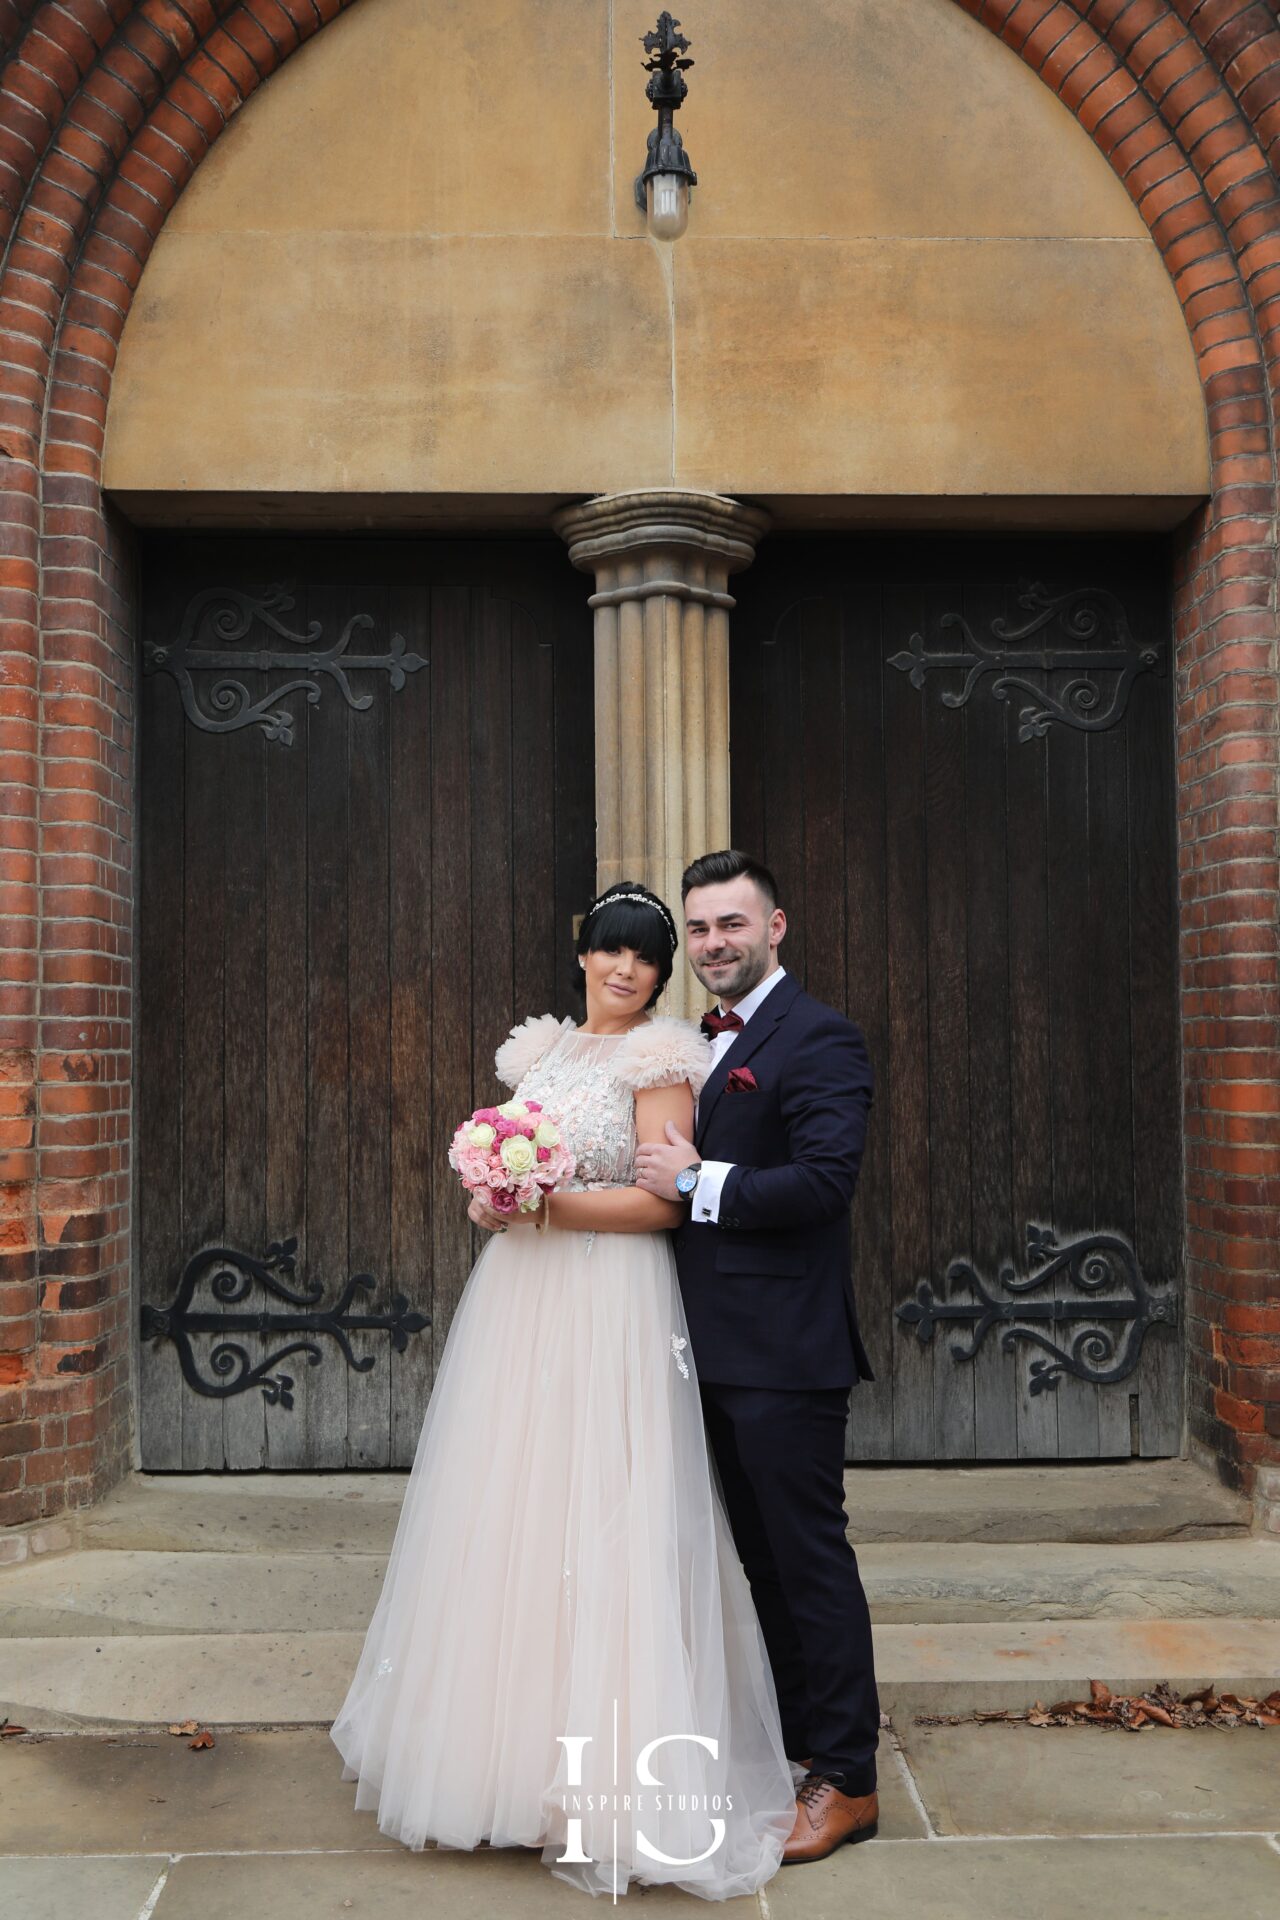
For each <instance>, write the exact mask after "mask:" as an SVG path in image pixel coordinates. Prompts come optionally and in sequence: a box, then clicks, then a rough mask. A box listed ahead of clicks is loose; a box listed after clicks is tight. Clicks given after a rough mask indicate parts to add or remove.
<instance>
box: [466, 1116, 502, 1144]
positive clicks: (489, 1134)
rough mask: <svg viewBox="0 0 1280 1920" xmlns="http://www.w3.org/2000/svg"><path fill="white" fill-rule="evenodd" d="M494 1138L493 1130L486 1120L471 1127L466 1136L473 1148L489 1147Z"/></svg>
mask: <svg viewBox="0 0 1280 1920" xmlns="http://www.w3.org/2000/svg"><path fill="white" fill-rule="evenodd" d="M494 1137H495V1136H494V1130H493V1128H492V1127H491V1126H490V1125H489V1122H488V1121H487V1120H481V1121H480V1123H479V1124H478V1125H477V1126H474V1127H472V1129H471V1132H470V1133H469V1134H468V1136H467V1138H468V1139H469V1140H470V1142H471V1144H472V1146H473V1147H491V1146H492V1145H493V1142H494Z"/></svg>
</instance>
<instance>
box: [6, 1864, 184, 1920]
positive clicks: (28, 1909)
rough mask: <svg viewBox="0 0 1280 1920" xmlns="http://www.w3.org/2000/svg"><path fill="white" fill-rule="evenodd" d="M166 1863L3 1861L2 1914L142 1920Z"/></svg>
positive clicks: (24, 1918)
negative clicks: (139, 1919)
mask: <svg viewBox="0 0 1280 1920" xmlns="http://www.w3.org/2000/svg"><path fill="white" fill-rule="evenodd" d="M167 1865H168V1862H167V1861H166V1860H162V1859H157V1860H147V1859H144V1858H138V1859H134V1860H0V1912H3V1913H5V1914H10V1915H12V1916H13V1920H68V1916H70V1915H75V1914H91V1915H92V1916H93V1920H138V1915H139V1914H140V1913H141V1911H142V1909H143V1907H144V1905H145V1904H146V1901H147V1898H148V1895H149V1894H150V1892H151V1890H152V1888H153V1887H154V1886H155V1884H156V1881H157V1880H158V1879H159V1878H160V1875H161V1874H162V1873H163V1872H164V1870H165V1868H166V1866H167Z"/></svg>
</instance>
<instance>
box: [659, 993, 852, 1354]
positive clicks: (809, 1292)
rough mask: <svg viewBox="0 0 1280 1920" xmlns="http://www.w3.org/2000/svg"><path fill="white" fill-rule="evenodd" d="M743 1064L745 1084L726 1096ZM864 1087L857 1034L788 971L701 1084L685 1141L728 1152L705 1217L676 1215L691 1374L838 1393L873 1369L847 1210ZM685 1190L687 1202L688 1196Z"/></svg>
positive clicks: (704, 1152) (712, 1153)
mask: <svg viewBox="0 0 1280 1920" xmlns="http://www.w3.org/2000/svg"><path fill="white" fill-rule="evenodd" d="M748 1065H749V1066H750V1069H751V1072H752V1074H753V1075H754V1077H755V1080H756V1088H755V1090H754V1091H742V1092H738V1091H733V1092H729V1091H726V1086H725V1083H726V1081H727V1080H728V1077H729V1074H730V1072H731V1070H732V1069H733V1068H734V1067H745V1066H748ZM872 1091H873V1081H872V1073H871V1061H870V1059H869V1057H868V1054H867V1047H866V1042H865V1040H864V1039H863V1037H862V1032H861V1029H860V1028H858V1027H857V1026H855V1025H854V1023H853V1022H852V1021H851V1020H846V1019H845V1017H844V1015H843V1014H841V1013H837V1012H836V1011H835V1009H834V1008H833V1007H827V1006H823V1004H822V1002H821V1001H820V1000H814V999H812V998H811V997H810V996H809V994H807V993H805V991H804V990H803V988H802V987H801V986H800V984H799V982H798V981H797V980H796V978H795V976H794V975H793V974H787V975H786V977H785V978H784V979H782V980H780V981H779V982H778V984H777V986H776V987H774V988H773V989H772V991H771V992H770V993H769V994H768V995H767V997H766V998H765V999H764V1001H763V1002H762V1003H761V1005H760V1006H759V1007H757V1009H756V1011H755V1012H754V1013H753V1014H752V1016H751V1018H750V1020H749V1021H748V1022H747V1024H746V1026H745V1027H744V1028H743V1029H742V1031H741V1033H739V1034H738V1035H737V1036H736V1037H735V1039H734V1041H733V1044H732V1046H730V1047H729V1048H728V1049H727V1050H726V1052H725V1053H724V1054H723V1055H722V1057H721V1058H720V1060H719V1061H718V1062H717V1063H716V1066H715V1069H714V1071H713V1072H712V1074H711V1076H710V1078H709V1079H708V1081H707V1083H706V1085H705V1086H704V1087H703V1089H702V1094H701V1097H700V1099H699V1102H698V1121H697V1127H696V1130H695V1142H696V1145H697V1148H698V1154H699V1157H700V1158H701V1159H705V1160H732V1161H733V1162H734V1166H733V1170H732V1172H730V1174H729V1175H728V1177H727V1178H726V1180H725V1183H724V1187H723V1190H722V1192H721V1195H720V1219H719V1224H718V1225H712V1224H711V1223H706V1224H700V1223H697V1222H695V1221H694V1220H693V1219H691V1218H690V1219H687V1220H686V1221H685V1222H684V1223H683V1225H681V1226H680V1227H678V1228H677V1229H676V1232H675V1253H676V1269H677V1272H678V1274H679V1277H680V1291H681V1294H682V1296H683V1299H684V1307H685V1315H686V1317H687V1319H688V1322H689V1338H690V1342H691V1345H692V1347H693V1358H694V1364H695V1366H696V1367H697V1370H698V1377H699V1379H701V1380H706V1381H708V1382H711V1381H716V1382H719V1383H720V1384H722V1385H731V1386H751V1387H843V1386H850V1385H852V1383H853V1382H854V1381H855V1380H858V1379H862V1380H870V1379H873V1378H874V1376H873V1374H872V1372H871V1366H870V1363H869V1362H868V1359H867V1354H866V1349H865V1347H864V1346H863V1344H862V1339H861V1337H860V1335H859V1333H858V1316H857V1310H856V1308H855V1305H854V1298H853V1280H852V1275H851V1272H850V1238H849V1206H850V1202H851V1201H852V1199H853V1190H854V1187H855V1185H856V1183H857V1178H858V1168H859V1167H860V1165H861V1164H862V1152H863V1147H864V1145H865V1143H866V1136H867V1115H868V1112H869V1110H870V1106H871V1098H872ZM696 1198H697V1197H696V1195H695V1204H696Z"/></svg>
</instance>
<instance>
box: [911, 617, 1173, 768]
mask: <svg viewBox="0 0 1280 1920" xmlns="http://www.w3.org/2000/svg"><path fill="white" fill-rule="evenodd" d="M1018 603H1019V605H1020V606H1024V607H1026V608H1027V610H1028V612H1029V613H1030V614H1031V618H1030V619H1029V620H1028V621H1026V622H1025V623H1024V624H1023V625H1022V626H1020V627H1011V626H1010V625H1009V623H1008V621H1006V620H1004V619H997V620H993V621H992V622H991V632H992V635H993V637H994V640H995V642H996V643H997V644H995V645H992V644H991V643H990V642H989V641H984V640H979V639H978V637H977V635H976V634H975V633H974V631H973V629H972V628H971V627H970V625H969V623H968V621H967V620H966V619H965V617H964V615H963V614H962V613H944V614H943V615H942V618H941V619H940V620H939V622H938V625H939V626H940V627H941V628H942V629H943V631H944V632H952V631H958V632H959V633H960V634H962V635H963V637H964V645H963V646H962V647H954V648H951V649H945V648H937V647H926V645H925V643H924V635H923V634H922V633H913V634H912V636H911V643H910V646H909V647H907V648H905V649H904V651H903V652H901V653H895V654H891V655H890V658H889V665H890V666H891V667H897V668H898V669H899V670H900V671H901V672H902V673H905V674H909V676H910V679H911V684H912V686H913V687H922V686H923V685H924V683H925V679H926V677H927V676H928V675H929V674H931V673H939V672H944V671H947V670H952V671H954V670H957V669H960V668H963V669H965V679H964V685H963V686H962V687H961V688H960V690H959V692H955V691H948V692H946V693H944V694H943V696H942V704H943V705H944V706H946V707H963V706H964V705H965V704H966V703H967V701H968V699H969V695H970V694H971V693H972V692H973V690H974V688H975V686H976V685H977V684H978V682H979V680H981V679H982V677H983V676H984V674H988V673H994V674H996V675H997V676H998V677H997V678H996V679H995V680H993V681H992V683H991V691H992V694H993V695H994V696H995V698H996V699H997V700H1007V699H1008V697H1009V690H1010V688H1012V687H1016V688H1017V690H1018V691H1019V692H1020V693H1028V694H1030V695H1031V697H1032V699H1033V701H1034V702H1035V704H1034V705H1033V706H1029V707H1021V708H1019V710H1018V738H1019V740H1031V739H1033V738H1035V737H1037V736H1039V735H1042V734H1044V733H1047V732H1048V730H1049V728H1050V727H1051V726H1052V725H1053V724H1054V722H1055V721H1057V722H1058V723H1059V724H1060V725H1062V726H1064V727H1075V728H1077V729H1079V731H1081V732H1082V733H1098V732H1100V731H1101V730H1102V729H1103V728H1105V727H1114V726H1115V724H1116V722H1117V721H1118V720H1120V719H1122V718H1123V716H1124V712H1125V708H1126V706H1127V705H1128V701H1129V689H1130V687H1131V686H1132V685H1133V682H1134V680H1135V679H1136V678H1137V676H1138V675H1139V674H1140V673H1151V672H1153V671H1154V670H1155V669H1156V668H1157V667H1158V666H1159V664H1160V659H1161V651H1160V648H1159V647H1156V646H1143V647H1140V646H1139V645H1138V644H1137V642H1136V641H1135V640H1134V638H1133V634H1132V633H1131V631H1130V628H1129V620H1128V615H1127V614H1126V613H1125V610H1124V607H1123V606H1122V605H1121V603H1120V601H1119V600H1117V598H1116V596H1115V594H1114V593H1111V592H1110V591H1109V590H1108V589H1107V588H1106V587H1077V588H1076V589H1075V590H1074V591H1073V592H1071V593H1064V594H1059V595H1058V596H1057V597H1056V598H1055V597H1054V596H1052V595H1051V594H1050V593H1049V592H1048V591H1047V590H1046V589H1045V588H1044V587H1042V586H1040V585H1038V584H1037V585H1034V586H1031V587H1028V588H1027V590H1026V592H1025V593H1020V594H1019V595H1018ZM1055 623H1056V624H1057V625H1058V627H1059V628H1060V630H1061V632H1062V633H1063V634H1064V635H1065V640H1066V644H1050V642H1049V641H1048V640H1047V639H1045V638H1041V640H1040V641H1039V643H1038V644H1036V645H1028V644H1027V642H1029V641H1031V639H1032V636H1033V635H1036V634H1039V635H1041V636H1043V635H1045V634H1047V632H1048V630H1049V628H1050V627H1052V626H1053V625H1054V624H1055ZM1090 641H1093V642H1095V643H1097V642H1101V644H1094V645H1088V644H1084V643H1087V642H1090ZM1031 672H1039V673H1042V674H1046V675H1047V674H1051V673H1070V674H1072V675H1074V678H1072V679H1070V680H1068V681H1067V683H1066V685H1065V686H1063V687H1062V688H1061V689H1060V691H1059V692H1057V693H1056V694H1055V693H1051V692H1050V691H1049V690H1048V688H1047V687H1044V686H1041V685H1039V684H1038V683H1037V682H1036V681H1034V680H1031V679H1028V678H1027V675H1028V674H1029V673H1031ZM1112 674H1114V675H1115V676H1116V679H1115V681H1114V684H1113V685H1112V687H1111V692H1110V698H1109V699H1107V698H1104V693H1103V687H1102V685H1100V684H1099V676H1100V675H1108V676H1110V675H1112Z"/></svg>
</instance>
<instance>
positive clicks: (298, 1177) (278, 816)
mask: <svg viewBox="0 0 1280 1920" xmlns="http://www.w3.org/2000/svg"><path fill="white" fill-rule="evenodd" d="M304 603H305V597H304ZM266 766H267V772H266V819H267V828H266V850H265V857H266V867H265V886H266V896H267V910H266V954H265V963H264V964H265V969H266V1005H267V1061H266V1082H267V1085H266V1099H267V1147H266V1192H267V1238H268V1240H269V1241H277V1242H284V1241H286V1240H289V1239H295V1238H296V1240H297V1242H298V1248H297V1255H296V1259H297V1267H296V1271H295V1278H297V1279H301V1280H303V1281H305V1280H306V1278H307V1276H308V1275H309V1274H310V1271H311V1261H310V1257H309V1256H310V1249H309V1246H308V1242H307V1110H308V1097H307V1088H308V1085H309V1076H308V1061H307V1040H308V1031H307V1029H308V1021H307V975H308V957H309V956H308V952H307V866H308V810H307V793H308V788H309V778H308V772H309V766H310V746H309V738H308V728H307V723H306V720H305V719H304V718H302V717H301V716H300V717H299V720H298V724H297V726H296V728H295V732H294V742H293V745H292V746H290V747H282V746H269V747H268V750H267V756H266ZM292 1358H293V1364H292V1365H291V1366H290V1367H289V1372H290V1374H291V1376H292V1379H293V1405H292V1407H286V1406H283V1405H281V1404H280V1403H279V1402H277V1403H276V1405H274V1406H267V1407H266V1410H265V1417H266V1428H267V1464H268V1465H269V1466H271V1467H275V1468H289V1467H305V1466H306V1465H307V1464H308V1460H309V1457H308V1453H307V1411H306V1409H307V1394H308V1391H309V1388H310V1377H311V1372H312V1369H311V1368H310V1367H309V1366H308V1365H307V1364H306V1361H305V1359H304V1358H303V1356H301V1355H295V1356H292Z"/></svg>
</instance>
